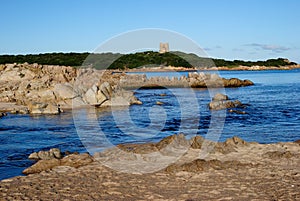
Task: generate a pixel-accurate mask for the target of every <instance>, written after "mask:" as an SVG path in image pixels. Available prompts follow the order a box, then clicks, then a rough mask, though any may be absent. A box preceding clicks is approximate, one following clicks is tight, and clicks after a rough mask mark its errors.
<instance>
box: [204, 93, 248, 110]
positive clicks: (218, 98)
mask: <svg viewBox="0 0 300 201" xmlns="http://www.w3.org/2000/svg"><path fill="white" fill-rule="evenodd" d="M243 106H244V105H243V104H242V103H241V102H240V101H239V100H229V98H228V96H227V95H224V94H220V93H218V94H216V95H215V96H214V97H213V98H212V101H211V102H210V103H209V104H208V107H209V109H211V110H222V109H227V108H237V107H243ZM235 111H236V110H235ZM232 112H234V111H233V110H232ZM236 113H238V111H236ZM242 113H243V112H241V114H242Z"/></svg>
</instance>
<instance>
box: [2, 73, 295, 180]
mask: <svg viewBox="0 0 300 201" xmlns="http://www.w3.org/2000/svg"><path fill="white" fill-rule="evenodd" d="M205 73H207V72H205ZM209 73H217V74H219V75H220V76H222V77H225V78H232V77H235V78H239V79H249V80H251V81H253V82H254V83H255V85H253V86H248V87H240V88H226V89H190V88H166V87H165V88H164V87H163V86H162V88H161V89H136V90H135V96H136V97H138V98H139V99H140V100H141V101H142V102H143V104H142V105H132V106H129V107H117V108H114V109H111V108H104V109H96V108H93V107H89V108H82V109H76V110H68V111H65V112H64V113H61V114H60V115H22V114H8V115H7V116H5V117H3V118H1V119H0V144H1V146H0V180H2V179H6V178H10V177H14V176H20V175H22V171H23V170H24V169H25V168H27V167H29V166H31V165H32V164H33V163H34V161H31V160H29V159H28V156H29V154H30V153H32V152H35V151H40V150H49V149H50V148H54V147H55V148H60V149H61V150H62V152H65V151H70V152H75V151H77V152H80V153H82V152H89V153H91V154H94V153H95V152H98V151H103V150H105V149H107V148H109V147H112V146H114V145H117V144H122V143H143V142H157V141H159V140H161V139H162V138H164V137H166V136H169V135H173V134H178V133H183V134H185V135H186V138H191V137H193V136H195V135H201V136H203V137H205V138H207V139H210V140H213V141H225V140H226V139H227V138H231V137H233V136H238V137H240V138H242V139H244V140H246V141H255V142H259V143H276V142H291V141H295V140H299V139H300V97H299V95H300V70H299V69H294V70H284V71H283V70H269V71H218V72H216V71H213V72H209ZM187 74H188V72H147V73H146V75H147V77H153V76H168V77H173V76H176V77H180V76H187ZM216 93H225V94H226V95H228V97H229V98H230V99H232V100H239V101H240V102H242V103H243V104H244V106H243V107H241V108H235V109H234V110H236V111H239V112H230V111H229V110H221V111H210V110H209V109H208V106H207V105H208V103H209V102H210V101H211V99H212V97H213V96H214V94H216ZM241 113H242V114H241Z"/></svg>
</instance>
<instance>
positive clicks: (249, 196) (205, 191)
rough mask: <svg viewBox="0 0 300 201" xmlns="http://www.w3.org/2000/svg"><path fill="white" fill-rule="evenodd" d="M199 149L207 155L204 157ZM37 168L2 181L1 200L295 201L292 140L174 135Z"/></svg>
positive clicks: (298, 153) (299, 154)
mask: <svg viewBox="0 0 300 201" xmlns="http://www.w3.org/2000/svg"><path fill="white" fill-rule="evenodd" d="M205 147H206V148H207V147H209V149H206V150H209V151H208V152H209V154H207V155H206V156H205V157H203V154H202V153H203V151H204V150H205ZM182 151H183V152H182ZM52 152H53V153H57V150H53V151H52ZM124 152H126V153H127V154H124ZM178 153H181V154H180V157H177V156H178ZM158 156H159V157H158ZM174 157H177V158H176V160H171V161H172V162H168V163H165V164H164V163H162V162H163V161H168V160H170V159H172V158H174ZM41 161H43V162H41ZM36 164H39V165H40V166H39V167H40V168H41V167H42V169H39V168H37V165H36ZM36 164H35V165H33V166H32V167H30V168H31V169H30V168H28V169H29V170H31V171H32V170H33V169H36V170H39V171H37V172H36V173H34V172H30V175H28V176H18V177H14V178H11V179H6V180H2V181H1V182H0V195H1V198H2V199H3V200H53V199H54V200H55V199H60V200H62V199H67V200H298V199H300V192H299V188H300V170H299V166H300V144H299V142H298V141H297V142H285V143H275V144H258V143H254V142H252V143H251V142H250V143H249V142H245V141H243V140H242V139H240V138H238V137H233V138H230V139H227V140H226V141H225V142H218V143H217V142H212V141H207V140H205V139H203V138H202V137H201V136H196V137H193V138H192V139H190V140H187V139H186V138H185V137H184V135H183V134H179V135H172V136H169V137H167V138H164V139H162V140H161V141H160V142H158V143H147V144H124V145H119V146H117V147H114V148H111V149H108V150H106V151H104V152H101V153H95V154H94V156H93V157H92V156H90V155H89V154H86V153H85V154H71V155H67V156H65V157H63V158H61V159H58V158H52V159H49V160H46V159H44V160H40V161H38V162H37V163H36ZM50 164H52V166H51V165H50ZM53 164H56V165H53ZM145 164H147V165H145ZM47 165H48V168H46V169H45V167H47ZM150 166H151V167H158V169H157V171H153V172H150V171H148V170H150V169H151V167H150ZM49 167H50V168H49ZM43 168H44V169H43ZM149 168H150V169H149ZM28 169H27V171H28ZM147 169H148V170H147ZM126 170H127V171H126ZM147 171H148V172H147ZM27 173H28V172H27Z"/></svg>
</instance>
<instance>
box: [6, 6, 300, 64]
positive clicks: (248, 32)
mask: <svg viewBox="0 0 300 201" xmlns="http://www.w3.org/2000/svg"><path fill="white" fill-rule="evenodd" d="M0 6H1V12H0V24H1V28H0V34H1V35H0V36H1V37H0V54H37V53H49V52H93V51H94V50H95V49H96V48H97V47H99V45H101V44H103V43H105V42H107V41H109V40H111V39H112V38H114V37H115V36H120V35H122V34H123V33H128V32H130V31H132V30H142V29H151V28H155V29H157V30H160V29H162V30H169V31H172V32H175V33H178V34H181V35H184V36H185V37H187V38H189V39H191V40H192V41H194V42H195V43H196V44H197V45H198V46H199V47H200V48H202V49H203V50H204V51H205V52H206V54H207V55H208V56H210V57H214V58H224V59H230V60H234V59H243V60H265V59H269V58H278V57H282V58H288V59H290V60H292V61H295V62H298V63H300V26H299V25H300V21H299V19H300V12H299V8H300V1H298V0H276V1H274V0H186V1H183V0H164V1H162V0H151V1H146V0H145V1H144V0H126V1H125V0H43V1H41V0H27V1H24V0H6V1H5V0H3V1H1V2H0ZM164 42H169V41H164ZM169 43H170V49H171V50H172V43H171V42H169ZM158 47H159V44H157V48H158ZM120 51H121V50H120Z"/></svg>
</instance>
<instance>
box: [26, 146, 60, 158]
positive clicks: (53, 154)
mask: <svg viewBox="0 0 300 201" xmlns="http://www.w3.org/2000/svg"><path fill="white" fill-rule="evenodd" d="M28 158H29V159H32V160H51V159H54V158H56V159H61V158H62V153H61V151H60V149H58V148H52V149H50V150H49V151H39V152H33V153H31V154H30V155H29V156H28Z"/></svg>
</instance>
